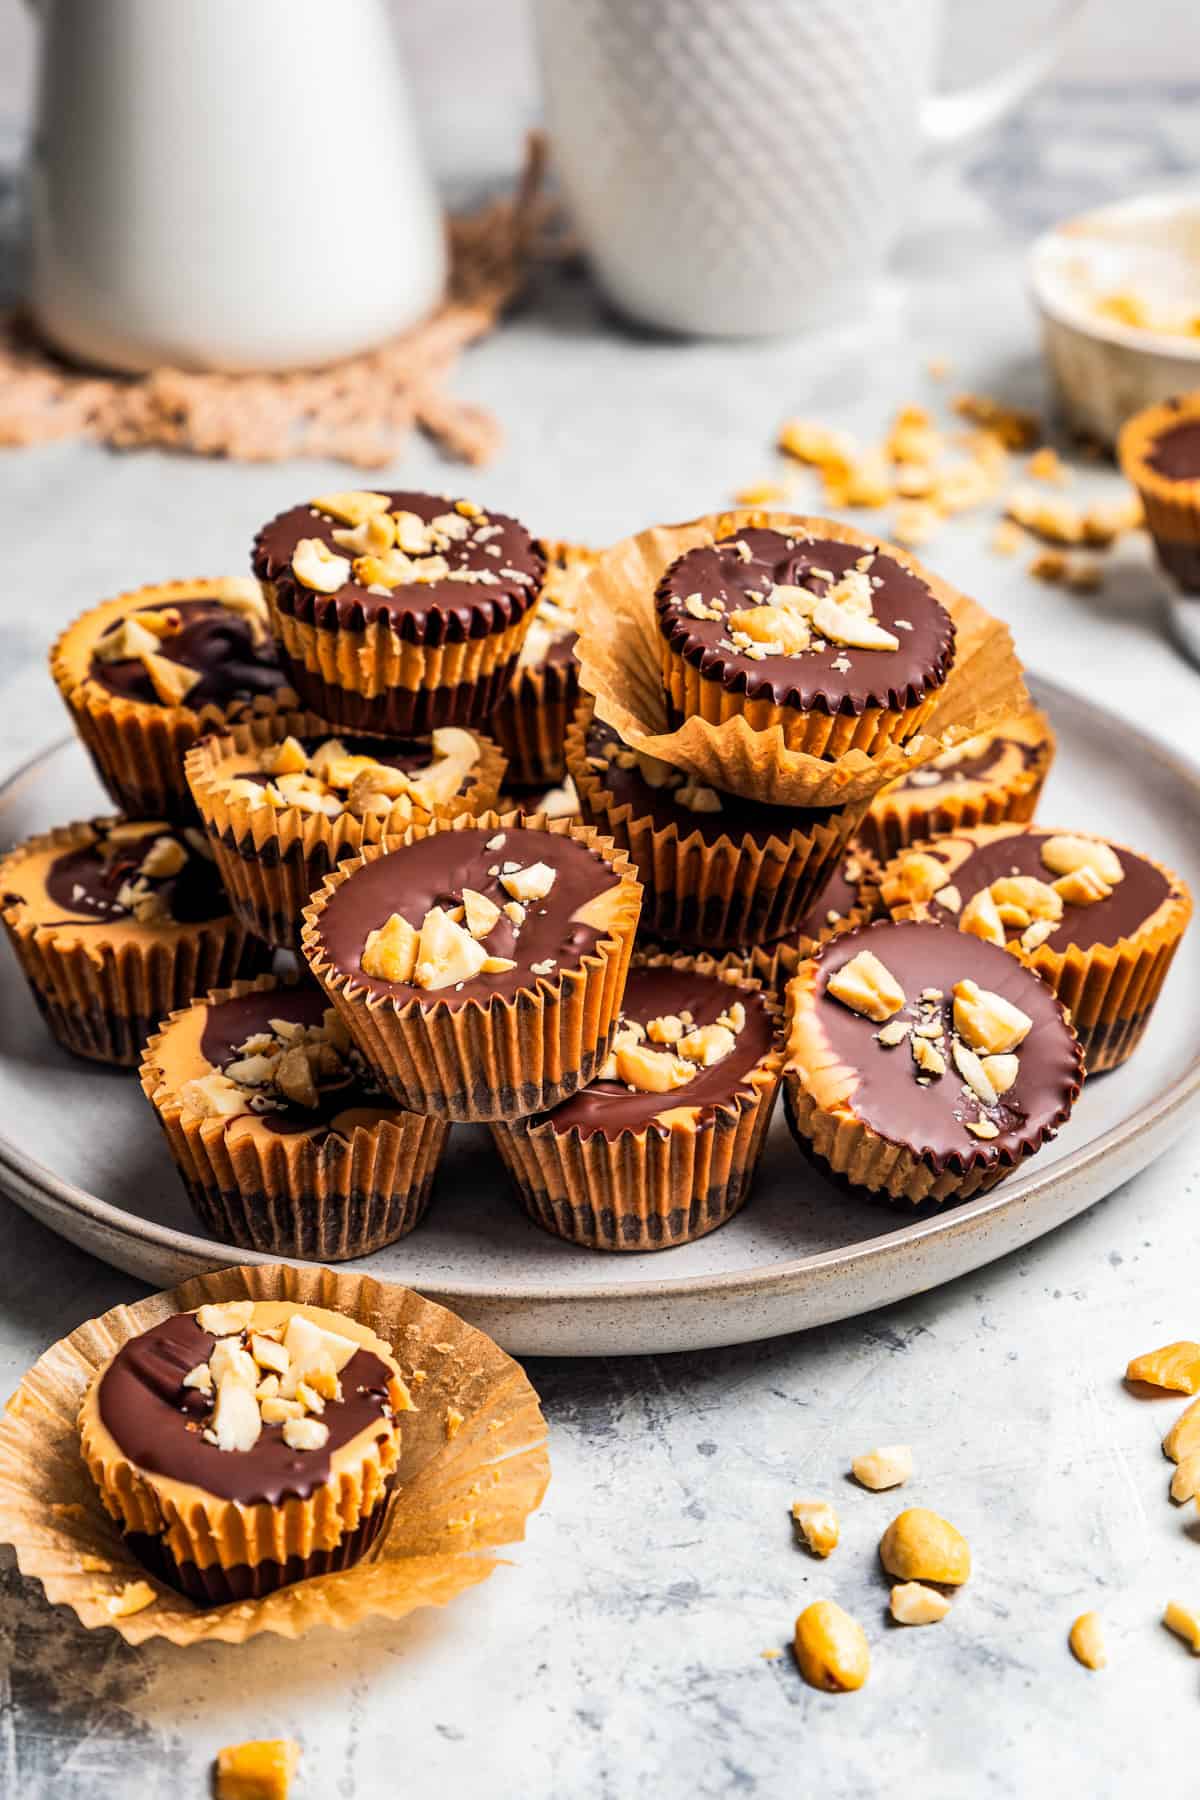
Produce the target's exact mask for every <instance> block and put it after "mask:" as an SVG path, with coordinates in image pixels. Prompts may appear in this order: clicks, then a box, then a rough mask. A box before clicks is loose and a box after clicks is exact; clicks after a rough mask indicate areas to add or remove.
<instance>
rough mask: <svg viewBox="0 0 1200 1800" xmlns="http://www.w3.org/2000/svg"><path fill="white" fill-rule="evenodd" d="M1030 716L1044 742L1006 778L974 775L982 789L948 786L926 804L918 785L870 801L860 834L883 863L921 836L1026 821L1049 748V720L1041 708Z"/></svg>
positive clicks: (1035, 800) (1035, 801)
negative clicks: (983, 784)
mask: <svg viewBox="0 0 1200 1800" xmlns="http://www.w3.org/2000/svg"><path fill="white" fill-rule="evenodd" d="M1034 717H1035V718H1036V719H1037V720H1038V722H1039V725H1040V727H1041V729H1042V730H1043V731H1044V733H1045V741H1044V742H1043V744H1042V745H1041V747H1040V749H1039V751H1038V754H1037V756H1036V757H1035V759H1034V761H1033V762H1032V763H1031V764H1030V765H1029V767H1028V768H1024V769H1019V770H1017V771H1016V772H1015V773H1014V774H1013V775H1012V776H1011V777H1010V778H1009V779H1008V780H1007V781H1001V780H995V781H993V780H991V778H990V777H988V776H983V777H980V778H979V779H980V781H983V782H987V783H988V785H987V786H986V787H984V788H982V790H980V789H977V790H976V791H975V792H974V793H971V792H961V793H960V792H957V791H954V790H951V791H949V792H945V793H943V794H941V795H940V796H939V797H938V799H937V800H936V802H933V803H930V804H926V803H925V802H924V801H923V800H922V798H921V790H920V788H905V789H903V790H902V791H900V792H893V791H892V790H890V789H885V790H884V792H883V793H881V794H877V795H876V796H875V798H874V800H872V802H871V806H870V810H869V811H868V813H867V816H866V818H865V819H864V820H863V823H862V827H861V831H860V835H861V837H862V838H863V839H864V841H865V842H866V843H867V844H868V845H869V846H870V848H871V849H872V850H873V851H874V853H875V855H876V856H878V857H880V858H881V860H883V861H884V862H886V861H887V860H888V858H889V857H892V856H895V855H896V853H897V852H898V851H900V850H904V849H906V848H907V847H908V846H909V845H911V844H915V843H917V842H918V841H919V840H920V839H922V838H931V837H941V836H943V835H945V834H948V833H951V832H955V831H965V830H970V829H972V828H973V827H974V826H976V825H1004V824H1014V825H1019V824H1027V823H1028V822H1029V820H1030V819H1032V818H1033V815H1034V813H1035V812H1036V811H1037V805H1038V801H1039V800H1040V799H1041V795H1042V789H1043V787H1044V786H1045V784H1046V777H1047V775H1049V773H1050V765H1051V763H1052V762H1053V761H1054V751H1055V740H1054V733H1053V731H1052V730H1051V729H1050V721H1049V720H1048V719H1047V718H1046V717H1045V715H1044V714H1043V713H1035V714H1034Z"/></svg>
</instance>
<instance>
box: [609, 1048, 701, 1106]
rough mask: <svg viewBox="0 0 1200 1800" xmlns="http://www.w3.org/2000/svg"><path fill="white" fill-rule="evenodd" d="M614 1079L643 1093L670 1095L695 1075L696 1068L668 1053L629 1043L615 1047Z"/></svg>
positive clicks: (684, 1085) (685, 1084)
mask: <svg viewBox="0 0 1200 1800" xmlns="http://www.w3.org/2000/svg"><path fill="white" fill-rule="evenodd" d="M614 1054H615V1059H616V1079H617V1080H618V1081H623V1082H624V1083H625V1085H626V1086H627V1087H631V1088H636V1089H637V1090H638V1092H639V1093H642V1094H669V1093H672V1092H673V1091H674V1089H676V1088H681V1087H686V1086H687V1084H688V1082H689V1081H691V1079H692V1077H693V1076H694V1075H695V1073H696V1069H695V1065H694V1064H692V1063H689V1062H685V1061H684V1060H683V1058H682V1057H679V1056H675V1055H673V1054H672V1053H671V1052H670V1051H667V1050H651V1049H650V1048H649V1047H648V1045H646V1044H638V1043H635V1042H633V1041H632V1040H627V1041H625V1042H622V1043H617V1044H616V1045H615V1047H614Z"/></svg>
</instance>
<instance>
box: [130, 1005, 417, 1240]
mask: <svg viewBox="0 0 1200 1800" xmlns="http://www.w3.org/2000/svg"><path fill="white" fill-rule="evenodd" d="M291 985H293V984H291V983H288V982H281V981H278V980H276V978H275V977H274V976H271V975H260V976H259V977H258V978H257V980H255V981H235V982H234V983H233V985H232V986H231V987H227V988H222V989H219V990H218V991H217V992H215V993H211V994H208V995H207V996H206V998H207V1000H208V1001H209V1003H210V1004H212V1005H214V1006H219V1005H220V1003H221V1002H222V1001H223V1000H230V999H234V998H236V997H237V996H238V995H240V994H253V993H264V992H268V993H269V992H271V991H273V990H274V989H276V988H279V989H282V990H283V991H286V990H287V988H288V987H289V986H291ZM305 985H307V984H305ZM188 1010H189V1009H188V1008H186V1007H185V1008H181V1009H180V1010H178V1011H176V1012H173V1013H172V1014H171V1015H170V1017H169V1018H165V1019H164V1020H163V1023H162V1026H161V1028H160V1030H159V1031H158V1032H156V1033H155V1035H154V1036H153V1037H151V1039H150V1041H149V1043H148V1044H147V1045H146V1048H145V1051H144V1053H143V1057H142V1066H141V1081H142V1091H143V1092H144V1093H145V1095H146V1098H147V1099H148V1100H149V1101H150V1102H151V1104H152V1105H153V1107H154V1110H155V1114H156V1115H157V1118H158V1122H159V1124H160V1125H161V1126H162V1129H163V1133H164V1135H165V1137H166V1140H167V1145H168V1148H169V1149H170V1152H171V1155H172V1156H173V1157H174V1159H175V1163H176V1166H177V1167H178V1169H179V1173H180V1175H181V1177H182V1179H183V1183H184V1186H185V1187H186V1188H187V1190H188V1195H189V1197H190V1199H191V1202H192V1205H193V1206H194V1207H195V1209H196V1211H197V1213H198V1214H199V1215H200V1218H201V1220H202V1222H203V1224H204V1226H205V1228H206V1229H207V1230H208V1231H211V1232H212V1234H213V1236H214V1237H215V1238H217V1239H218V1240H219V1241H220V1242H221V1243H223V1244H236V1245H237V1246H238V1247H239V1248H240V1249H243V1250H257V1251H259V1252H261V1253H265V1254H267V1255H270V1256H295V1257H302V1258H304V1259H306V1260H307V1261H310V1262H312V1261H321V1262H346V1261H348V1260H349V1259H350V1258H351V1257H355V1256H369V1255H371V1254H372V1253H373V1252H374V1251H376V1250H381V1249H382V1248H383V1246H384V1245H385V1244H391V1243H394V1242H395V1241H396V1239H397V1238H400V1237H403V1236H404V1235H405V1234H406V1233H407V1232H409V1231H411V1230H412V1229H413V1228H414V1226H416V1225H419V1224H420V1222H421V1220H422V1218H423V1217H424V1215H425V1211H426V1208H427V1206H428V1203H429V1193H430V1189H431V1187H432V1184H433V1177H434V1175H435V1173H436V1172H437V1165H438V1163H439V1161H440V1160H441V1155H442V1151H443V1150H444V1148H445V1144H446V1135H447V1133H448V1131H449V1126H448V1125H447V1124H446V1123H445V1121H444V1120H442V1119H431V1118H422V1117H420V1116H419V1115H418V1114H416V1113H408V1112H403V1111H401V1110H400V1109H399V1108H397V1109H396V1111H395V1114H394V1117H392V1118H390V1119H380V1120H378V1121H376V1122H374V1123H371V1124H360V1125H356V1126H355V1128H354V1129H353V1131H352V1132H350V1134H349V1136H345V1137H344V1136H342V1134H341V1133H340V1132H328V1133H325V1134H324V1135H323V1136H322V1137H320V1138H319V1139H318V1138H314V1137H313V1136H311V1135H310V1134H309V1133H307V1132H304V1131H284V1132H280V1131H271V1130H268V1129H266V1128H265V1127H263V1128H261V1129H259V1130H257V1131H246V1130H244V1129H243V1130H242V1131H238V1132H234V1131H232V1130H231V1129H230V1128H231V1127H232V1126H233V1125H234V1124H236V1123H237V1119H202V1118H200V1117H199V1115H198V1114H196V1113H193V1112H190V1111H189V1110H188V1109H186V1108H185V1107H184V1106H183V1105H182V1104H181V1102H180V1098H179V1095H178V1093H177V1092H174V1091H172V1090H170V1089H169V1088H167V1089H166V1091H164V1092H162V1093H159V1090H160V1089H162V1088H164V1084H165V1079H166V1078H165V1076H164V1074H163V1070H162V1066H161V1064H160V1062H159V1046H160V1044H161V1041H162V1034H163V1032H165V1031H166V1030H167V1028H168V1027H169V1026H170V1025H171V1024H172V1023H173V1022H174V1021H175V1020H176V1019H181V1018H184V1017H186V1015H187V1012H188ZM156 1096H157V1097H156ZM238 1117H240V1118H244V1115H238Z"/></svg>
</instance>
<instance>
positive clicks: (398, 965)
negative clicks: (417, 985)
mask: <svg viewBox="0 0 1200 1800" xmlns="http://www.w3.org/2000/svg"><path fill="white" fill-rule="evenodd" d="M419 941H420V939H419V935H418V933H417V932H416V931H415V930H414V928H413V927H412V926H411V925H410V924H409V922H408V920H407V919H405V918H403V917H402V916H401V914H400V913H393V914H392V916H391V918H390V919H389V920H388V921H387V923H386V924H385V925H381V926H380V927H379V929H378V930H377V931H372V932H370V933H368V936H367V942H366V946H365V948H364V950H363V953H362V971H363V974H364V975H370V976H372V977H373V978H374V979H375V980H377V981H411V980H412V974H413V970H414V968H415V967H416V963H417V945H418V943H419Z"/></svg>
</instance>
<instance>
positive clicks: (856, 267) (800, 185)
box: [537, 0, 1074, 336]
mask: <svg viewBox="0 0 1200 1800" xmlns="http://www.w3.org/2000/svg"><path fill="white" fill-rule="evenodd" d="M1067 7H1068V10H1069V11H1072V10H1074V4H1073V0H1067ZM941 10H942V9H941V0H538V4H537V16H538V29H539V40H540V44H541V54H542V65H543V74H544V80H545V87H546V106H547V113H548V119H549V124H550V130H551V136H552V140H553V144H554V151H555V156H556V160H557V164H558V168H559V171H560V174H561V177H562V181H563V184H564V187H565V189H566V192H567V196H568V199H569V201H570V204H571V207H572V209H573V211H574V214H575V217H576V220H577V222H578V224H579V226H580V228H581V231H582V233H583V236H584V239H585V242H586V245H587V248H588V251H589V253H590V255H591V257H592V261H593V264H594V267H595V269H596V272H597V275H598V276H599V279H600V280H601V282H602V284H603V285H604V287H605V289H606V290H607V292H608V293H609V295H610V297H611V298H612V299H613V301H614V302H615V303H616V304H617V305H618V306H619V307H620V308H621V309H622V310H623V311H625V312H628V313H630V314H631V315H633V316H634V317H636V318H638V319H641V320H643V321H645V322H647V323H649V324H652V325H655V326H659V327H661V328H664V329H666V330H671V331H680V332H692V333H701V334H711V335H717V336H742V335H758V334H771V333H782V332H790V331H797V330H800V329H804V328H807V327H810V326H819V325H823V324H828V323H830V322H833V321H839V320H842V319H845V318H847V317H853V316H854V315H857V314H859V313H861V312H862V311H863V310H864V308H865V306H866V305H867V303H868V302H869V299H870V297H871V293H872V290H873V288H874V286H875V284H876V281H877V279H878V276H879V273H880V270H881V268H882V265H883V263H884V260H885V259H886V257H887V254H888V251H889V250H890V249H891V247H892V244H893V243H894V241H895V238H896V235H897V233H898V232H899V230H900V229H901V227H902V225H903V223H904V220H905V213H906V207H907V202H908V198H909V194H910V191H911V188H912V177H913V170H914V165H915V162H916V160H917V158H918V156H920V154H921V153H922V151H923V150H924V149H925V148H926V147H927V145H928V144H929V143H931V142H935V141H940V142H949V141H953V140H954V139H956V138H958V137H960V136H963V135H966V133H967V132H969V131H971V130H973V129H977V128H978V127H979V126H981V125H983V124H985V123H987V122H989V121H990V120H992V119H994V118H996V117H998V116H999V114H1000V113H1001V112H1002V111H1003V110H1005V108H1006V107H1007V106H1009V105H1011V104H1012V103H1013V102H1014V101H1015V100H1016V99H1017V98H1019V97H1020V95H1021V94H1022V93H1023V92H1025V91H1026V89H1027V88H1028V86H1029V85H1030V84H1031V82H1032V81H1033V80H1035V79H1036V78H1037V77H1038V76H1039V75H1040V74H1041V73H1042V72H1043V70H1044V68H1045V67H1046V66H1047V64H1048V62H1049V60H1050V57H1051V55H1052V54H1053V46H1052V45H1049V44H1048V45H1044V46H1040V47H1039V48H1038V49H1037V50H1035V51H1033V52H1031V53H1030V54H1029V55H1028V56H1027V58H1026V59H1025V61H1024V62H1023V64H1022V65H1021V67H1020V68H1019V69H1017V70H1015V71H1010V72H1009V73H1008V74H1006V75H1005V76H1002V77H999V78H998V79H996V80H992V81H989V82H988V83H986V84H984V85H983V86H982V87H980V88H977V89H971V90H967V91H966V92H965V93H960V94H956V95H953V96H948V97H946V98H942V97H933V98H932V99H931V98H930V97H929V95H930V88H931V85H932V79H933V71H934V64H935V57H936V52H937V46H938V40H939V35H940V25H941ZM1055 29H1056V30H1059V29H1061V27H1056V28H1055Z"/></svg>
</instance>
